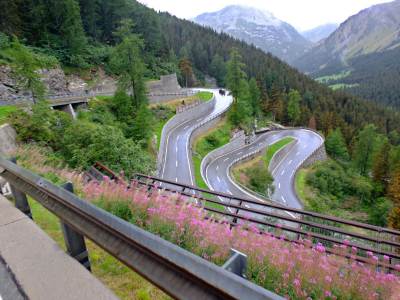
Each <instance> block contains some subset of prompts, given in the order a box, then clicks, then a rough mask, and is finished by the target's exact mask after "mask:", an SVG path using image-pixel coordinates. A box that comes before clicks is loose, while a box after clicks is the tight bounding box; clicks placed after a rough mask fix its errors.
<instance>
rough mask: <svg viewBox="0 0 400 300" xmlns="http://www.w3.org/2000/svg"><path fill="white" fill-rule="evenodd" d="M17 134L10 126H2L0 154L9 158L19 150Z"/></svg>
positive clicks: (0, 129)
mask: <svg viewBox="0 0 400 300" xmlns="http://www.w3.org/2000/svg"><path fill="white" fill-rule="evenodd" d="M16 139H17V133H16V132H15V130H14V128H13V127H12V126H11V125H9V124H4V125H1V126H0V154H1V155H5V156H9V155H11V154H12V153H13V152H15V151H16V150H17V142H16Z"/></svg>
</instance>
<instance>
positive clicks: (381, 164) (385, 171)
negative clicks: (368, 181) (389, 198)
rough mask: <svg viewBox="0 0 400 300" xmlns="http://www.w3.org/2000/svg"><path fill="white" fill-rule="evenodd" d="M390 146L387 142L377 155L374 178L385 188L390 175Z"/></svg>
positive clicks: (373, 168)
mask: <svg viewBox="0 0 400 300" xmlns="http://www.w3.org/2000/svg"><path fill="white" fill-rule="evenodd" d="M390 148H391V147H390V144H389V142H388V141H387V140H386V141H385V142H384V144H383V145H382V146H381V148H380V149H379V151H378V152H377V154H376V155H375V158H374V162H373V166H372V176H373V178H374V180H375V181H376V182H379V183H380V184H382V186H383V187H385V189H386V186H387V182H388V180H389V174H390V166H389V158H390V157H389V156H390Z"/></svg>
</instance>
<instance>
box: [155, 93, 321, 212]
mask: <svg viewBox="0 0 400 300" xmlns="http://www.w3.org/2000/svg"><path fill="white" fill-rule="evenodd" d="M198 90H199V91H200V90H206V89H198ZM206 91H210V92H212V93H213V94H214V97H215V98H214V102H215V104H214V106H213V107H212V109H210V110H208V111H206V113H205V115H203V116H201V117H197V118H193V117H191V116H190V113H187V116H185V117H183V118H182V120H181V122H180V123H179V124H178V125H177V126H175V127H174V128H173V129H172V130H170V131H169V132H166V133H165V135H166V137H165V141H166V142H165V143H166V146H165V151H164V152H165V153H163V164H162V166H161V171H160V177H161V178H163V179H167V180H170V181H174V182H179V183H183V184H189V185H195V180H194V171H193V170H192V164H191V157H190V155H191V152H190V137H191V135H192V134H193V132H194V130H195V129H196V128H197V127H198V126H201V125H202V124H204V123H206V122H208V121H209V120H212V119H214V118H215V117H216V116H218V115H220V114H221V113H223V112H225V111H226V110H227V109H228V108H229V106H230V105H231V104H232V101H233V99H232V97H231V96H221V95H220V94H219V93H218V90H206ZM289 136H290V137H293V138H294V139H295V141H294V142H293V143H294V144H293V145H292V146H291V149H290V151H289V152H288V153H287V155H286V156H285V157H283V159H282V160H281V161H280V163H279V164H278V165H277V166H276V168H275V169H274V170H272V175H273V177H274V180H275V181H274V185H275V191H274V193H273V195H272V200H274V201H276V202H278V203H281V204H283V205H287V206H290V207H292V208H302V205H301V202H300V201H299V199H298V198H297V196H296V192H295V191H294V184H293V183H294V180H295V174H296V171H297V169H298V168H299V166H300V165H301V164H302V162H303V161H304V160H306V159H307V158H308V157H309V156H310V155H312V154H313V152H314V151H315V150H317V149H318V148H319V147H320V146H321V145H322V144H323V142H324V141H323V139H322V137H321V136H320V135H318V134H317V133H315V132H313V131H311V130H307V129H289V130H280V131H272V132H267V133H263V134H260V135H258V136H257V138H256V139H255V140H254V141H253V142H252V143H251V144H249V145H245V146H243V147H241V148H239V149H236V150H233V151H231V152H228V153H224V154H222V155H221V156H219V157H217V158H215V159H214V160H212V161H211V162H210V163H209V164H208V165H207V167H206V170H205V172H203V174H204V177H205V178H204V179H205V182H206V183H207V185H208V186H209V188H210V189H211V190H214V191H219V192H224V193H227V194H231V195H235V196H237V197H242V198H247V199H248V198H250V199H256V200H259V201H263V199H261V198H259V197H257V196H255V195H253V194H251V193H249V192H247V191H246V190H244V189H243V188H241V187H240V186H239V185H237V184H236V183H235V182H234V181H233V180H232V178H231V177H230V174H229V169H230V167H231V166H232V164H233V163H234V161H235V160H237V159H241V158H244V157H246V156H247V155H248V154H251V153H253V152H256V151H261V150H262V149H265V148H267V147H268V146H269V145H272V144H274V143H275V142H277V141H279V140H281V139H283V138H285V137H289Z"/></svg>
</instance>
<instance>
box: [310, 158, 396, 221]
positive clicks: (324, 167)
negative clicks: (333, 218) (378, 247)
mask: <svg viewBox="0 0 400 300" xmlns="http://www.w3.org/2000/svg"><path fill="white" fill-rule="evenodd" d="M306 182H307V184H308V185H309V186H311V187H312V189H313V190H314V195H313V196H312V197H310V199H307V202H308V207H307V209H311V210H314V211H317V212H321V213H324V214H334V215H339V216H341V217H345V218H351V219H355V220H358V221H363V222H366V221H368V220H369V221H370V222H376V223H374V224H377V225H378V224H379V223H380V222H381V221H382V220H378V217H377V216H376V215H374V216H372V214H373V213H375V211H374V210H376V209H380V210H381V212H383V211H386V213H387V212H388V211H387V210H386V209H387V208H388V206H387V205H386V203H385V204H382V203H381V202H380V201H377V200H376V199H377V198H379V197H380V196H379V195H380V194H381V189H380V187H379V186H377V185H375V184H374V183H373V182H372V180H371V179H369V178H367V177H364V176H361V175H359V174H358V173H357V172H355V171H354V170H352V169H351V168H350V167H349V166H347V165H341V164H338V163H337V162H335V161H332V160H329V161H326V162H322V163H319V164H318V165H316V166H315V167H313V168H312V172H310V173H309V174H308V176H307V178H306ZM352 213H354V214H355V215H351V214H352ZM363 214H364V215H369V217H368V218H367V217H362V215H363Z"/></svg>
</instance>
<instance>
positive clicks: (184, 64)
mask: <svg viewBox="0 0 400 300" xmlns="http://www.w3.org/2000/svg"><path fill="white" fill-rule="evenodd" d="M179 69H180V70H181V73H182V75H183V77H184V78H185V87H190V86H192V84H193V69H192V63H191V62H190V60H189V59H188V58H182V59H181V60H180V62H179Z"/></svg>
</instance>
